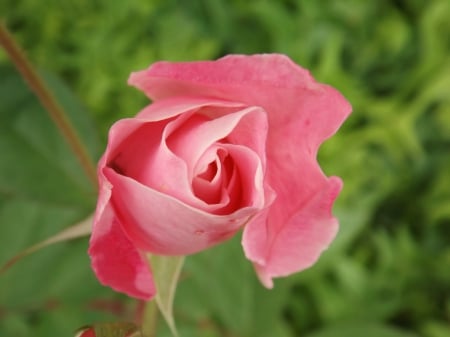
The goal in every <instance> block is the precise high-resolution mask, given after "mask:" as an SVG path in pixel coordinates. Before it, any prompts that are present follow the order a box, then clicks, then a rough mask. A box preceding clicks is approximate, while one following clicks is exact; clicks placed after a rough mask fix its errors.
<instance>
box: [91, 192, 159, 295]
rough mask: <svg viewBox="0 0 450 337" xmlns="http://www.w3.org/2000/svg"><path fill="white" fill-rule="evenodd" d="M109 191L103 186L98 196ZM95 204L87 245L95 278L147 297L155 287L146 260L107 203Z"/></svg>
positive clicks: (154, 291) (129, 293) (125, 291)
mask: <svg viewBox="0 0 450 337" xmlns="http://www.w3.org/2000/svg"><path fill="white" fill-rule="evenodd" d="M104 184H105V183H104ZM109 194H110V191H109V189H107V188H105V186H103V189H102V190H101V192H100V197H99V199H109V196H108V195H109ZM103 201H105V200H103ZM97 207H98V209H97V212H98V214H97V216H96V219H95V220H94V227H93V231H92V235H91V239H90V245H89V255H90V257H91V264H92V269H93V270H94V272H95V274H96V276H97V278H98V279H99V280H100V282H101V283H102V284H103V285H106V286H109V287H111V288H113V289H114V290H116V291H119V292H123V293H125V294H127V295H129V296H131V297H135V298H139V299H142V300H150V299H151V298H153V297H154V295H155V293H156V288H155V284H154V282H153V277H152V274H151V271H150V267H149V265H148V263H147V261H146V260H145V258H144V257H143V256H142V255H141V253H140V252H139V251H138V250H137V249H136V247H135V246H134V245H133V244H132V243H131V242H130V240H129V239H128V238H127V237H126V235H125V233H124V232H123V231H122V229H121V227H120V224H119V223H118V221H117V219H116V217H115V214H114V211H113V209H112V207H111V205H110V204H103V203H102V202H99V205H98V206H97Z"/></svg>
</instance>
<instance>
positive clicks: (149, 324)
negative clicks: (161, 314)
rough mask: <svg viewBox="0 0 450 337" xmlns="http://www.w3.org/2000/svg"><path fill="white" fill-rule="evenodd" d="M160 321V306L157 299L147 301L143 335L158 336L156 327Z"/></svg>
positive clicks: (145, 336)
mask: <svg viewBox="0 0 450 337" xmlns="http://www.w3.org/2000/svg"><path fill="white" fill-rule="evenodd" d="M157 323H158V307H157V305H156V301H155V300H153V301H148V302H146V303H145V307H144V313H143V315H142V336H143V337H156V327H157Z"/></svg>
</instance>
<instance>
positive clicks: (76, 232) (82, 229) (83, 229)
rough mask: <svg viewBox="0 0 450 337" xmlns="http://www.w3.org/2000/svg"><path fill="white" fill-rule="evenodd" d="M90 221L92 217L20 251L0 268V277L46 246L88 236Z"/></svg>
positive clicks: (90, 226) (90, 228)
mask: <svg viewBox="0 0 450 337" xmlns="http://www.w3.org/2000/svg"><path fill="white" fill-rule="evenodd" d="M92 220H93V216H90V217H88V218H87V219H85V220H83V221H81V222H79V223H77V224H75V225H72V226H70V227H69V228H66V229H64V230H62V231H61V232H59V233H57V234H55V235H53V236H51V237H49V238H48V239H46V240H44V241H41V242H39V243H37V244H35V245H33V246H31V247H28V248H27V249H25V250H23V251H21V252H20V253H19V254H17V255H15V256H13V257H12V258H11V259H10V260H9V261H8V262H6V263H5V264H4V265H3V267H2V268H0V275H1V274H3V273H4V272H5V271H6V270H8V269H9V268H11V267H12V266H13V265H14V264H15V263H17V262H18V261H20V260H21V259H22V258H24V257H25V256H27V255H30V254H32V253H34V252H36V251H38V250H40V249H42V248H44V247H46V246H49V245H52V244H54V243H58V242H64V241H68V240H72V239H77V238H80V237H83V236H87V235H89V234H90V233H91V231H92Z"/></svg>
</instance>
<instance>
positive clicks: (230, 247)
mask: <svg viewBox="0 0 450 337" xmlns="http://www.w3.org/2000/svg"><path fill="white" fill-rule="evenodd" d="M289 282H290V280H289V279H284V280H279V281H276V282H275V287H274V289H271V290H268V289H266V288H264V287H263V286H262V285H261V283H260V282H259V280H258V279H257V277H256V274H255V271H254V270H253V266H252V264H251V263H250V262H249V261H248V260H247V259H246V258H245V256H244V252H243V250H242V246H241V244H240V235H236V236H235V237H234V238H233V239H231V240H230V241H228V242H226V243H222V244H220V245H218V246H216V247H214V248H212V249H209V250H207V251H205V252H202V253H199V254H196V255H193V256H189V258H187V259H186V265H185V267H184V269H183V273H182V277H181V281H180V284H179V286H178V294H177V298H176V300H175V304H176V305H175V313H176V314H177V315H178V316H179V317H184V320H183V321H181V320H180V321H179V322H178V325H179V330H180V335H182V336H185V335H186V336H191V335H192V336H202V335H203V334H205V336H207V335H208V334H207V333H206V332H208V331H209V332H210V333H212V332H214V333H213V334H211V336H222V335H230V336H234V335H236V336H246V337H273V336H277V337H290V336H292V333H291V331H289V329H288V327H287V324H286V321H285V319H284V313H283V311H284V309H285V304H286V301H287V300H288V296H289V289H290V283H289ZM184 322H187V323H185V325H184V324H183V323H184ZM194 325H196V326H197V330H196V333H190V331H192V326H194Z"/></svg>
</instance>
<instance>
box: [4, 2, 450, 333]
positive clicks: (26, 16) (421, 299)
mask: <svg viewBox="0 0 450 337" xmlns="http://www.w3.org/2000/svg"><path fill="white" fill-rule="evenodd" d="M0 13H1V15H2V16H3V17H4V18H5V21H6V23H7V24H8V26H9V28H10V29H11V31H12V32H13V34H14V36H15V37H16V38H17V40H18V41H19V43H20V44H21V45H22V46H23V47H24V49H25V50H26V52H27V54H28V55H29V58H30V59H31V60H32V62H33V63H34V64H35V65H36V66H38V67H39V69H40V70H41V71H42V73H43V74H44V75H45V77H46V79H47V80H48V81H49V83H50V85H51V86H52V88H54V90H55V92H57V96H58V98H59V99H60V100H61V101H62V103H63V104H64V105H65V106H66V108H67V110H68V112H69V114H70V116H71V118H72V121H73V123H74V124H75V125H76V127H77V129H78V131H79V132H80V134H81V135H82V136H83V138H84V139H85V142H86V143H87V145H88V147H89V150H90V153H91V156H92V157H93V158H94V159H97V158H98V157H99V155H100V154H101V151H102V149H103V148H104V146H105V142H106V133H107V130H108V128H109V126H110V125H111V123H113V122H114V121H115V120H117V119H118V118H122V117H126V116H132V115H134V114H135V113H136V112H137V111H138V110H139V109H140V108H142V107H143V106H144V105H145V104H146V103H147V101H146V98H145V97H144V95H142V94H141V93H140V92H138V91H137V90H135V89H133V88H130V87H128V86H127V85H126V80H127V77H128V75H129V73H130V72H131V71H134V70H138V69H142V68H145V67H147V66H148V65H149V64H150V63H152V62H154V61H157V60H161V59H165V60H174V61H177V60H200V59H216V58H218V57H220V56H222V55H225V54H230V53H246V54H247V53H262V52H279V53H285V54H287V55H289V56H290V57H291V58H292V59H293V60H294V61H295V62H297V63H298V64H300V65H302V66H304V67H306V68H309V69H310V70H311V72H312V74H313V75H314V76H315V77H316V78H317V79H318V80H319V81H322V82H326V83H329V84H331V85H333V86H335V87H336V88H338V89H339V90H340V91H341V92H342V93H343V94H344V95H345V96H346V97H347V99H348V100H349V101H350V102H351V103H352V105H353V108H354V112H353V114H352V115H351V117H350V118H349V120H348V121H347V122H346V123H345V125H344V126H343V128H342V129H341V130H340V131H339V133H338V134H337V135H336V136H335V137H333V138H332V139H330V140H329V141H327V142H326V143H325V144H324V145H323V146H322V148H321V151H320V153H319V159H320V162H321V164H322V166H323V167H324V170H325V172H326V173H327V174H328V175H339V176H341V177H342V178H343V180H344V182H345V187H344V190H343V192H342V194H341V195H340V197H339V199H338V202H337V204H336V207H335V213H336V215H337V216H338V217H339V219H340V223H341V229H340V233H339V235H338V238H337V240H336V241H335V242H334V243H333V245H332V246H331V247H330V249H329V250H328V251H327V252H326V253H325V254H324V255H323V257H322V258H321V259H320V260H319V262H318V263H317V264H316V265H315V266H314V267H313V268H311V269H309V270H307V271H305V272H302V273H299V274H296V275H293V276H291V277H289V278H286V279H280V280H278V281H276V283H275V289H274V290H271V291H267V290H265V289H264V288H262V287H261V286H260V285H259V283H258V281H257V280H256V278H255V276H254V273H253V270H252V268H251V266H250V265H249V263H248V262H246V261H245V259H244V257H243V254H242V252H241V249H240V247H239V237H236V238H235V239H233V240H231V241H230V242H228V243H226V244H224V245H220V246H218V247H216V248H214V249H212V250H210V251H207V252H204V253H201V254H198V255H195V256H193V257H190V258H189V259H188V261H187V264H186V266H185V269H184V271H183V275H182V280H181V282H180V286H179V290H178V292H177V297H176V302H175V317H176V320H177V324H178V327H179V330H180V334H181V336H183V337H185V336H186V337H189V336H196V337H213V336H226V337H230V336H233V337H252V336H255V337H256V336H257V337H265V336H267V337H284V336H286V337H287V336H296V337H297V336H307V337H333V336H337V337H340V336H342V337H360V336H365V337H371V336H373V337H413V336H423V337H446V336H449V335H450V245H449V242H450V21H449V19H448V18H449V17H450V3H449V1H448V0H430V1H420V0H409V1H408V0H391V1H389V0H378V1H366V0H346V1H331V0H316V1H308V0H280V1H269V0H246V1H244V0H228V1H227V0H192V1H181V0H179V1H175V0H165V1H163V0H149V1H138V0H131V1H127V2H123V1H117V0H96V1H92V0H91V1H86V0H77V1H75V0H72V1H69V0H67V1H56V0H47V1H45V2H43V1H37V0H20V1H16V0H3V1H2V2H1V3H0ZM80 102H82V103H80ZM0 153H1V155H0V262H2V263H3V262H4V261H6V260H7V259H8V258H9V257H11V255H13V254H14V253H16V252H17V251H19V250H20V249H23V248H25V247H27V246H28V245H30V244H32V243H35V242H37V241H38V240H40V239H43V238H45V237H47V236H48V235H51V234H54V233H56V232H57V231H58V230H59V229H61V228H64V227H65V226H68V225H70V224H72V223H74V222H75V221H77V220H80V219H82V218H83V217H84V216H86V215H87V214H89V213H90V212H92V209H93V207H94V204H95V191H94V190H93V188H92V187H91V186H90V185H89V183H88V181H87V179H86V178H85V177H83V175H82V174H81V170H80V168H79V167H78V164H77V163H76V162H75V160H74V159H73V157H72V155H71V154H70V151H69V149H68V148H67V146H66V145H65V144H64V142H62V141H61V138H60V137H59V135H58V132H57V131H56V130H55V128H54V126H53V125H52V124H51V122H50V121H49V120H48V118H47V116H46V114H45V112H44V111H43V110H42V108H40V106H39V104H38V103H37V101H36V100H35V99H34V97H33V96H32V95H31V94H30V92H29V91H28V90H27V88H26V87H25V85H24V84H23V83H22V82H21V80H20V78H18V76H17V74H16V73H15V71H14V70H13V69H12V67H11V65H10V62H9V61H8V60H7V57H6V55H5V54H4V53H3V51H0ZM86 249H87V239H85V240H78V241H74V242H69V243H67V244H61V245H56V246H53V247H50V248H48V249H45V250H43V251H41V252H38V253H36V254H34V255H33V256H31V257H29V258H27V259H26V260H24V261H22V262H20V263H19V264H18V265H16V266H15V267H14V268H12V269H11V270H10V271H8V273H6V274H5V275H1V276H0V335H1V336H6V337H9V336H15V337H17V336H71V335H72V334H73V331H74V330H75V329H76V328H78V327H80V326H82V325H85V324H91V323H93V322H97V321H118V320H132V319H133V318H134V317H135V315H136V310H137V309H136V303H135V302H134V301H132V300H129V299H127V298H126V297H124V296H122V295H119V294H114V293H113V292H112V291H111V290H109V289H107V288H103V287H101V286H100V285H99V284H98V283H97V281H96V280H95V278H94V277H93V275H92V272H91V271H90V269H89V261H88V258H87V256H86ZM159 327H160V329H159V330H160V331H159V334H158V336H169V333H168V331H167V329H166V327H165V325H164V324H163V323H161V324H160V325H159Z"/></svg>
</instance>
